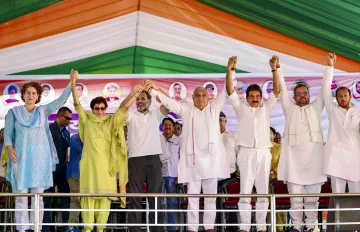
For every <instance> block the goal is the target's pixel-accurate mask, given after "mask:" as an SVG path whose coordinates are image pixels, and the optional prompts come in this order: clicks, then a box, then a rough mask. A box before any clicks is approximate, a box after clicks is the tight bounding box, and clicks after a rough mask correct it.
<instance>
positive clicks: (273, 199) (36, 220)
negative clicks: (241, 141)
mask: <svg viewBox="0 0 360 232" xmlns="http://www.w3.org/2000/svg"><path fill="white" fill-rule="evenodd" d="M20 196H22V197H26V196H27V197H32V199H34V206H35V207H34V209H12V208H11V209H9V208H3V209H0V213H2V212H4V213H5V214H6V213H8V212H16V211H28V212H34V211H35V217H34V223H33V224H20V223H15V222H14V221H15V220H14V221H12V222H0V228H1V227H3V226H15V225H30V226H34V229H35V230H34V231H36V232H38V231H39V226H40V225H48V226H107V227H113V226H114V227H119V226H120V227H128V226H143V227H147V228H149V227H152V226H181V227H185V226H189V225H198V226H206V225H209V224H200V223H199V224H187V223H178V224H166V223H159V220H158V216H157V213H159V212H164V213H165V212H179V213H184V214H186V212H190V211H199V212H206V211H216V212H220V213H224V212H236V213H238V212H240V211H247V210H238V209H216V210H205V209H199V210H188V209H176V210H174V209H172V210H168V209H159V208H158V204H157V203H158V200H159V198H168V197H174V198H188V197H216V198H239V197H247V198H251V197H256V198H262V197H266V198H269V199H270V209H268V210H254V209H252V210H250V211H251V212H256V211H266V212H270V223H269V224H248V225H250V226H256V225H266V226H267V227H268V226H269V227H270V228H271V230H270V231H271V232H276V226H289V225H290V224H276V213H277V212H295V211H302V212H306V211H337V212H340V211H359V210H360V208H342V209H340V208H326V209H301V210H291V209H286V210H285V209H281V210H279V209H276V199H277V198H291V197H336V198H341V197H360V194H355V193H338V194H330V193H326V194H150V193H147V194H143V193H141V194H135V193H132V194H88V193H79V194H74V193H66V194H63V193H55V194H54V193H38V194H33V193H26V194H25V193H21V194H19V193H0V198H5V199H6V197H20ZM40 197H127V198H129V197H141V198H143V197H150V198H155V208H154V209H149V208H148V207H147V208H146V209H145V210H143V209H127V208H125V209H40V205H39V203H40ZM40 211H58V212H61V211H69V212H70V211H81V212H84V211H94V212H102V211H110V213H111V212H124V213H126V212H146V213H147V215H148V214H149V213H150V212H154V213H155V223H154V224H150V223H148V222H146V223H145V224H144V223H142V224H129V223H126V222H125V223H107V224H96V223H93V224H86V223H79V224H76V225H74V224H70V223H42V222H41V221H40V219H39V215H40V214H39V212H40ZM306 224H307V225H316V226H320V225H322V226H326V225H359V228H360V218H359V221H358V222H334V223H314V224H309V223H306ZM306 224H305V223H303V224H296V225H306ZM211 225H214V226H217V227H226V226H240V225H245V224H241V223H236V224H229V223H215V224H211ZM292 225H294V224H292ZM0 231H1V230H0Z"/></svg>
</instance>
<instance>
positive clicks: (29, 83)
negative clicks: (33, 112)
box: [21, 81, 42, 104]
mask: <svg viewBox="0 0 360 232" xmlns="http://www.w3.org/2000/svg"><path fill="white" fill-rule="evenodd" d="M29 87H34V88H35V89H36V92H37V94H38V95H39V97H38V99H37V100H36V102H35V104H37V103H39V102H40V101H41V94H42V88H41V85H40V84H39V83H37V82H33V81H32V82H28V83H26V84H25V85H23V87H22V88H21V99H22V100H23V101H24V102H25V98H24V95H25V93H26V90H27V89H28V88H29Z"/></svg>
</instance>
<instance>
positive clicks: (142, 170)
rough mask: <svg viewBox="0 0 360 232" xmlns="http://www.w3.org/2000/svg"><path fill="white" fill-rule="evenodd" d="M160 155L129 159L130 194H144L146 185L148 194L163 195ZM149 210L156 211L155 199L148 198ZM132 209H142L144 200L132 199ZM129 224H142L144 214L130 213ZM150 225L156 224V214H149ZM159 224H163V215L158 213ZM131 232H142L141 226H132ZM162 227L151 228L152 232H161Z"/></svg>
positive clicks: (130, 204)
mask: <svg viewBox="0 0 360 232" xmlns="http://www.w3.org/2000/svg"><path fill="white" fill-rule="evenodd" d="M161 167H162V164H161V161H160V158H159V155H150V156H142V157H133V158H130V159H129V188H128V191H129V193H143V192H144V184H145V183H146V192H147V193H161V187H162V179H163V178H162V173H161ZM148 202H149V209H155V198H150V197H149V198H148ZM157 203H158V204H157V208H158V209H161V204H160V203H161V199H160V198H158V201H157ZM129 208H130V209H142V198H141V197H131V198H130V199H129ZM128 222H129V223H131V224H142V212H129V214H128ZM149 223H150V224H155V214H154V212H150V213H149ZM158 223H163V217H162V214H161V213H158ZM129 229H130V232H140V229H141V227H140V226H132V227H130V228H129ZM160 230H161V227H154V226H151V227H150V231H160Z"/></svg>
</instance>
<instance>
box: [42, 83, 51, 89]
mask: <svg viewBox="0 0 360 232" xmlns="http://www.w3.org/2000/svg"><path fill="white" fill-rule="evenodd" d="M44 87H47V88H48V89H51V88H50V85H47V84H45V85H42V86H41V88H44Z"/></svg>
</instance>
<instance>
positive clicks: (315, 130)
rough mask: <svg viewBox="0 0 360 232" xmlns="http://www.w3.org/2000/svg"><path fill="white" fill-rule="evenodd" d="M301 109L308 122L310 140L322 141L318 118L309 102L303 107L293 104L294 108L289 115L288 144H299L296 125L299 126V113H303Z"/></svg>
mask: <svg viewBox="0 0 360 232" xmlns="http://www.w3.org/2000/svg"><path fill="white" fill-rule="evenodd" d="M302 111H304V112H305V116H306V118H307V120H308V122H309V126H310V133H311V141H312V142H313V143H323V142H324V141H323V137H322V132H321V126H320V121H319V118H318V116H317V114H316V111H315V109H314V107H312V106H311V105H310V104H309V105H307V106H303V107H299V106H294V110H293V112H292V115H291V119H290V126H289V145H290V146H298V145H299V134H298V129H299V128H298V127H299V120H300V115H301V114H302V113H303V112H302ZM300 136H303V135H300Z"/></svg>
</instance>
